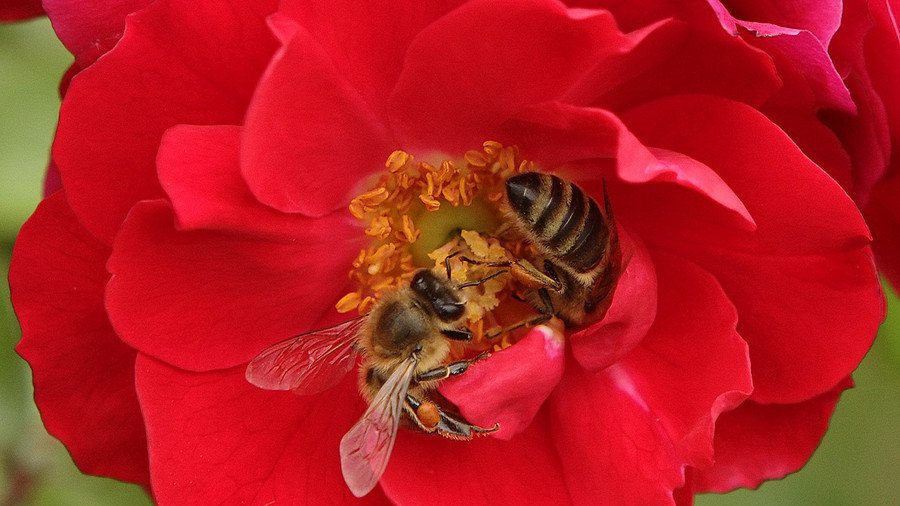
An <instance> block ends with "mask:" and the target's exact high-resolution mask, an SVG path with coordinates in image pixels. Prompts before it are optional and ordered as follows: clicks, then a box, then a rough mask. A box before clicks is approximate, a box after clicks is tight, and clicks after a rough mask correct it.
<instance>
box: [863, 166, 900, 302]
mask: <svg viewBox="0 0 900 506" xmlns="http://www.w3.org/2000/svg"><path fill="white" fill-rule="evenodd" d="M898 195H900V175H898V176H896V177H893V178H891V179H887V180H883V181H882V182H881V183H880V184H879V185H878V186H876V187H875V191H874V192H873V193H872V199H871V200H870V201H869V205H868V206H867V207H866V218H867V219H868V221H869V224H870V225H871V226H872V233H873V234H874V235H875V254H876V255H877V257H878V267H879V269H880V270H881V273H882V274H883V275H884V276H885V277H887V279H888V281H890V282H891V283H892V284H893V285H894V289H895V290H900V233H898V231H900V199H898Z"/></svg>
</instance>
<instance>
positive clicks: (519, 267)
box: [461, 256, 562, 292]
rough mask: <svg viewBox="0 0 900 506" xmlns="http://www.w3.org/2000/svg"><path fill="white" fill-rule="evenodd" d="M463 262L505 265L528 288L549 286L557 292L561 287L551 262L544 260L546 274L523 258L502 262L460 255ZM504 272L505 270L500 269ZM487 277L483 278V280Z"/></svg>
mask: <svg viewBox="0 0 900 506" xmlns="http://www.w3.org/2000/svg"><path fill="white" fill-rule="evenodd" d="M461 259H462V261H463V262H467V263H470V264H474V265H487V266H488V267H507V268H508V269H509V273H510V274H512V276H513V277H514V278H516V280H517V281H518V282H519V283H522V284H523V285H525V286H527V287H528V288H533V289H535V290H537V289H540V288H549V289H550V290H553V291H556V292H558V291H559V290H561V289H562V283H560V282H559V279H558V278H557V277H556V271H555V270H554V269H553V267H552V264H549V267H548V262H549V260H548V261H547V262H545V265H544V267H545V269H548V272H547V274H544V273H543V272H541V271H540V270H539V269H538V268H537V267H535V266H534V265H532V264H531V262H529V261H528V260H525V259H524V258H520V259H518V260H513V261H504V262H482V261H480V260H472V259H471V258H469V257H465V256H464V257H461ZM501 272H506V271H501ZM487 279H488V278H485V281H486V280H487Z"/></svg>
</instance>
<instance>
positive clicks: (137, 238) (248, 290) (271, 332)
mask: <svg viewBox="0 0 900 506" xmlns="http://www.w3.org/2000/svg"><path fill="white" fill-rule="evenodd" d="M298 219H300V218H298ZM172 222H173V219H172V214H171V210H170V209H169V207H168V205H166V204H165V203H163V202H158V201H157V202H147V203H142V204H140V205H138V206H136V207H135V209H134V210H133V211H132V212H131V214H130V215H129V218H128V220H127V221H126V222H125V224H124V226H123V228H122V231H121V233H120V234H119V236H118V237H117V239H116V243H115V246H114V248H113V254H112V256H111V257H110V259H109V263H108V265H107V267H108V269H109V271H110V272H111V273H112V274H113V277H112V279H111V280H110V282H109V285H108V286H107V299H106V305H107V310H108V311H109V315H110V319H111V320H112V322H113V326H114V327H115V328H116V330H117V331H118V332H119V334H120V335H121V336H122V339H123V340H125V341H126V342H127V343H129V344H131V345H132V346H134V347H135V348H137V349H138V350H140V351H143V352H145V353H146V354H148V355H151V356H153V357H156V358H158V359H160V360H162V361H164V362H167V363H170V364H172V365H175V366H177V367H181V368H183V369H188V370H193V371H204V370H210V369H221V368H226V367H233V366H235V365H237V364H241V363H246V362H248V361H249V360H250V359H251V358H253V357H254V356H255V355H256V354H258V353H259V352H260V351H262V350H263V349H264V348H265V347H267V346H268V345H271V344H273V343H275V342H277V341H280V340H283V339H287V338H288V337H290V336H292V335H296V334H299V333H301V332H304V331H308V330H312V329H313V328H315V325H316V324H317V323H320V320H321V319H322V318H323V316H325V315H326V314H327V315H330V316H331V318H332V319H334V310H333V305H334V303H335V302H336V301H337V300H338V298H340V296H341V295H343V294H344V293H346V291H348V287H347V284H348V283H349V282H348V281H344V280H346V273H347V271H348V269H349V268H350V264H351V262H352V261H353V258H354V257H355V256H356V254H357V253H358V251H359V246H360V245H359V243H358V240H357V239H358V238H359V237H361V234H359V233H358V231H357V229H356V228H355V227H354V226H353V225H351V224H349V219H348V217H347V216H345V215H344V214H336V215H331V216H329V217H326V218H322V219H319V220H311V219H303V227H302V228H304V231H303V233H302V234H298V235H297V236H295V237H294V241H293V242H286V243H274V242H268V241H264V240H256V239H250V238H247V237H240V236H233V235H228V234H225V233H217V232H209V231H188V232H179V231H176V230H175V229H174V226H173V223H172ZM298 228H300V227H298ZM348 238H349V239H348ZM335 280H339V281H337V282H335Z"/></svg>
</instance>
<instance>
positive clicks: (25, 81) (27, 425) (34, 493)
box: [0, 19, 900, 506]
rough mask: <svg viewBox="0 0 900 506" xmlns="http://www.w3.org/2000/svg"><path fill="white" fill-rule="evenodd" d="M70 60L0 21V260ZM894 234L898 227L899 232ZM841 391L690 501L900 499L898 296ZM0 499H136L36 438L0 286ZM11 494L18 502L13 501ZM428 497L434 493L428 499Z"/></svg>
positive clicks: (37, 30) (34, 174) (44, 146)
mask: <svg viewBox="0 0 900 506" xmlns="http://www.w3.org/2000/svg"><path fill="white" fill-rule="evenodd" d="M70 62H71V57H70V56H69V54H68V53H67V52H66V51H65V49H64V48H63V47H62V46H61V45H60V44H59V42H58V41H57V40H56V38H55V37H54V35H53V32H52V30H51V29H50V25H49V23H48V22H47V20H46V19H40V20H36V21H30V22H27V23H21V24H13V25H4V26H0V262H2V264H3V269H4V271H5V270H6V269H8V267H9V258H10V251H11V249H12V244H13V241H14V239H15V236H16V232H17V231H18V229H19V227H20V226H21V224H22V222H24V221H25V220H26V219H27V218H28V216H29V214H30V213H31V212H32V210H33V209H34V207H35V206H36V205H37V203H38V201H39V199H40V192H41V185H42V178H43V173H44V167H45V166H46V163H47V153H48V150H49V146H50V142H51V138H52V135H53V130H54V125H55V123H56V114H57V110H58V107H59V97H58V94H57V84H58V82H59V78H60V76H61V75H62V73H63V72H64V71H65V69H66V68H67V67H68V65H69V63H70ZM898 233H900V231H898ZM889 308H890V311H889V317H888V320H887V322H886V323H885V325H884V326H883V327H882V330H881V333H880V335H879V338H878V340H877V341H876V342H875V346H874V347H873V348H872V350H871V352H870V353H869V355H868V356H867V357H866V359H865V360H864V361H863V363H862V365H861V366H860V368H859V371H858V372H857V374H856V375H855V378H856V383H857V387H856V388H855V389H853V390H851V391H849V392H847V393H845V394H844V397H843V399H842V401H841V403H840V404H839V406H838V409H837V412H836V414H835V416H834V418H833V420H832V427H831V430H830V431H829V433H828V435H827V436H826V437H825V440H824V441H823V443H822V445H821V447H820V448H819V450H818V451H817V452H816V454H815V455H814V456H813V458H812V460H811V461H810V463H809V465H807V466H806V468H804V469H803V470H801V471H800V472H798V473H795V474H794V475H791V476H789V477H788V478H786V479H784V480H780V481H775V482H769V483H766V484H764V485H763V486H762V487H761V488H760V489H759V490H757V491H738V492H734V493H731V494H727V495H724V496H718V495H708V496H701V497H699V498H698V500H697V503H698V504H700V505H744V504H764V505H782V504H783V505H798V504H800V505H805V504H816V505H818V504H822V505H829V504H835V505H870V504H871V505H882V504H883V505H888V504H900V431H898V430H897V427H898V420H900V302H898V300H897V299H896V298H895V297H894V296H893V295H892V294H889ZM0 340H2V341H0V505H2V506H6V505H11V504H48V505H104V504H109V505H122V504H147V503H148V502H149V501H148V499H147V498H146V496H145V495H144V494H143V492H142V491H141V489H139V488H138V487H135V486H133V485H125V484H122V483H119V482H116V481H113V480H109V479H104V478H95V477H88V476H84V475H82V474H80V473H79V472H78V470H77V469H76V468H75V466H74V464H73V463H72V461H71V459H70V458H69V456H68V454H67V453H66V451H65V449H64V448H63V446H62V445H61V444H60V443H59V442H58V441H56V440H55V439H53V438H52V437H50V436H49V435H47V433H46V431H44V429H43V426H42V425H41V422H40V417H39V415H38V413H37V409H36V408H35V406H34V403H33V402H32V399H31V396H32V392H31V383H30V374H29V370H28V367H27V365H26V364H25V363H24V362H23V361H22V360H21V359H20V358H19V357H18V355H16V354H15V352H14V351H13V347H14V346H15V343H16V342H18V340H19V329H18V326H17V325H16V321H15V317H14V315H13V312H12V309H11V308H10V304H9V291H8V287H7V285H6V283H0ZM13 496H17V497H13ZM435 499H436V500H437V501H439V498H435Z"/></svg>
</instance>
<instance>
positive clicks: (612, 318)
mask: <svg viewBox="0 0 900 506" xmlns="http://www.w3.org/2000/svg"><path fill="white" fill-rule="evenodd" d="M619 240H620V244H621V245H622V258H623V262H627V264H624V265H625V271H624V272H623V273H622V276H621V277H620V278H619V281H618V284H617V285H616V290H615V292H613V299H612V304H611V305H610V307H609V310H608V311H607V312H606V316H604V317H603V319H602V320H600V321H599V322H596V323H594V324H593V325H589V326H588V327H586V328H584V329H582V330H580V331H577V332H575V333H573V334H572V336H571V337H570V342H571V343H572V355H573V356H574V357H575V359H576V360H577V361H578V364H579V365H581V367H584V368H585V369H587V370H589V371H594V372H597V371H601V370H603V369H605V368H607V367H609V366H610V365H612V364H614V363H615V362H617V361H618V360H619V359H620V358H622V357H623V356H625V355H626V354H628V353H629V352H630V351H631V350H632V349H634V347H635V346H637V345H638V344H639V343H640V342H641V341H642V340H643V339H644V337H645V336H646V335H647V332H648V331H649V330H650V326H651V325H653V321H654V320H655V318H656V311H657V304H658V300H657V297H658V295H657V284H656V267H655V266H654V265H653V259H652V258H651V257H650V255H649V253H648V252H647V249H646V247H645V246H644V244H643V243H641V242H640V241H639V240H637V239H636V238H634V237H633V236H632V235H630V234H629V233H628V232H627V231H626V229H625V228H624V227H622V226H621V225H620V226H619Z"/></svg>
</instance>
